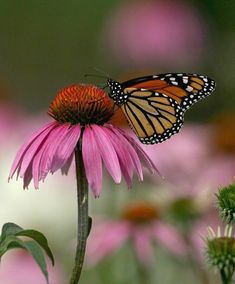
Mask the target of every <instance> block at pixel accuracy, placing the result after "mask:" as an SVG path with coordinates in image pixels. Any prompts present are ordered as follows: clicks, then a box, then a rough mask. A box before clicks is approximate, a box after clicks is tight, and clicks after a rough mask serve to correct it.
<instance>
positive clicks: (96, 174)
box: [82, 127, 102, 197]
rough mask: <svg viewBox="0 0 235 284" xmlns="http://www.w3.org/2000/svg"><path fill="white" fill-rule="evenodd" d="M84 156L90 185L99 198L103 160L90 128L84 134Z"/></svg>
mask: <svg viewBox="0 0 235 284" xmlns="http://www.w3.org/2000/svg"><path fill="white" fill-rule="evenodd" d="M82 156H83V161H84V166H85V171H86V177H87V180H88V184H89V185H90V187H91V189H92V191H93V192H94V195H95V196H96V197H97V196H99V195H100V193H101V186H102V160H101V155H100V150H99V148H98V145H97V144H96V140H95V138H94V133H93V131H92V129H91V128H90V127H86V128H85V130H84V132H83V136H82Z"/></svg>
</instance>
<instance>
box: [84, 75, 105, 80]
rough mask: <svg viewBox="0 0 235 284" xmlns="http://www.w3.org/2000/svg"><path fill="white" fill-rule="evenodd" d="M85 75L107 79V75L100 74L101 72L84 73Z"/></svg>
mask: <svg viewBox="0 0 235 284" xmlns="http://www.w3.org/2000/svg"><path fill="white" fill-rule="evenodd" d="M84 77H98V78H105V79H107V78H108V77H107V76H103V75H99V74H84Z"/></svg>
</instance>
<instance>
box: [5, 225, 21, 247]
mask: <svg viewBox="0 0 235 284" xmlns="http://www.w3.org/2000/svg"><path fill="white" fill-rule="evenodd" d="M22 230H23V228H21V227H20V226H18V225H16V224H14V223H10V222H9V223H6V224H4V225H3V227H2V234H1V237H0V243H1V242H2V241H3V240H4V239H5V238H6V237H7V236H9V235H15V234H17V233H19V232H20V231H22Z"/></svg>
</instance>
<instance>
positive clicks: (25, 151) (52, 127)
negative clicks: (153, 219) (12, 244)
mask: <svg viewBox="0 0 235 284" xmlns="http://www.w3.org/2000/svg"><path fill="white" fill-rule="evenodd" d="M48 113H49V115H50V116H52V117H53V118H54V119H55V121H53V122H50V123H48V124H46V125H45V126H43V127H42V128H41V129H39V130H38V131H37V132H36V133H35V134H34V135H33V136H32V137H31V138H30V139H29V140H28V141H27V142H26V143H25V144H24V145H23V146H22V148H21V149H20V150H19V152H18V153H17V156H16V158H15V161H14V163H13V165H12V168H11V171H10V178H12V177H13V175H14V174H15V173H16V172H17V177H18V176H20V177H22V178H23V179H24V187H27V186H28V185H29V183H30V182H31V180H33V182H34V186H35V187H36V188H38V186H39V182H40V181H41V180H45V178H46V176H47V174H48V173H49V172H51V173H54V172H55V171H57V170H59V169H61V171H62V173H65V174H66V173H67V172H68V170H69V168H70V165H71V163H72V160H73V157H74V156H75V164H76V176H77V203H78V235H77V239H78V242H77V249H76V257H75V265H74V269H73V273H72V277H71V281H70V284H76V283H78V281H79V278H80V274H81V270H82V266H83V260H84V255H85V249H86V239H87V234H88V231H89V227H90V226H91V224H90V223H91V222H90V219H89V218H88V184H89V185H90V187H91V189H92V191H93V193H94V195H95V196H99V195H100V193H101V186H102V164H104V166H105V167H106V169H107V171H108V172H109V174H110V175H111V176H112V178H113V179H114V181H115V182H116V183H120V181H121V177H122V175H123V176H124V178H125V180H126V182H127V184H128V186H129V187H130V186H131V182H132V178H133V173H134V171H135V172H136V173H137V176H138V177H139V179H140V180H143V172H142V162H143V164H145V165H146V166H147V168H148V169H149V170H150V172H152V173H153V172H154V171H155V170H156V168H155V166H154V164H153V163H152V161H151V160H150V159H149V157H148V156H147V154H146V153H145V152H144V151H143V150H142V148H141V147H140V146H139V145H138V144H137V142H135V141H134V139H132V138H131V137H129V136H128V135H127V134H125V133H124V132H123V131H122V130H121V129H119V128H117V127H115V126H113V125H112V124H110V123H109V122H110V120H111V118H112V117H113V114H114V104H113V102H112V100H111V99H110V98H109V97H108V96H107V95H106V93H105V91H104V90H103V89H99V88H97V87H96V86H93V85H86V84H77V85H72V86H69V87H67V88H64V89H63V90H61V91H60V92H59V93H58V94H57V96H56V97H55V99H54V101H53V102H52V103H51V105H50V108H49V112H48Z"/></svg>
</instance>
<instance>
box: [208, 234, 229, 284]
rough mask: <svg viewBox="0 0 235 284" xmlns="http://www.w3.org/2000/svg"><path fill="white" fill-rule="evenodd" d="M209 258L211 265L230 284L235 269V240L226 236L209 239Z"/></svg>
mask: <svg viewBox="0 0 235 284" xmlns="http://www.w3.org/2000/svg"><path fill="white" fill-rule="evenodd" d="M207 257H208V261H209V263H210V264H211V265H212V266H214V267H215V268H216V269H217V270H219V271H220V273H221V275H223V277H224V278H226V279H227V282H226V283H230V282H229V281H230V280H231V278H232V275H233V273H234V268H235V238H234V237H227V236H224V237H216V238H213V239H208V240H207Z"/></svg>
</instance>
